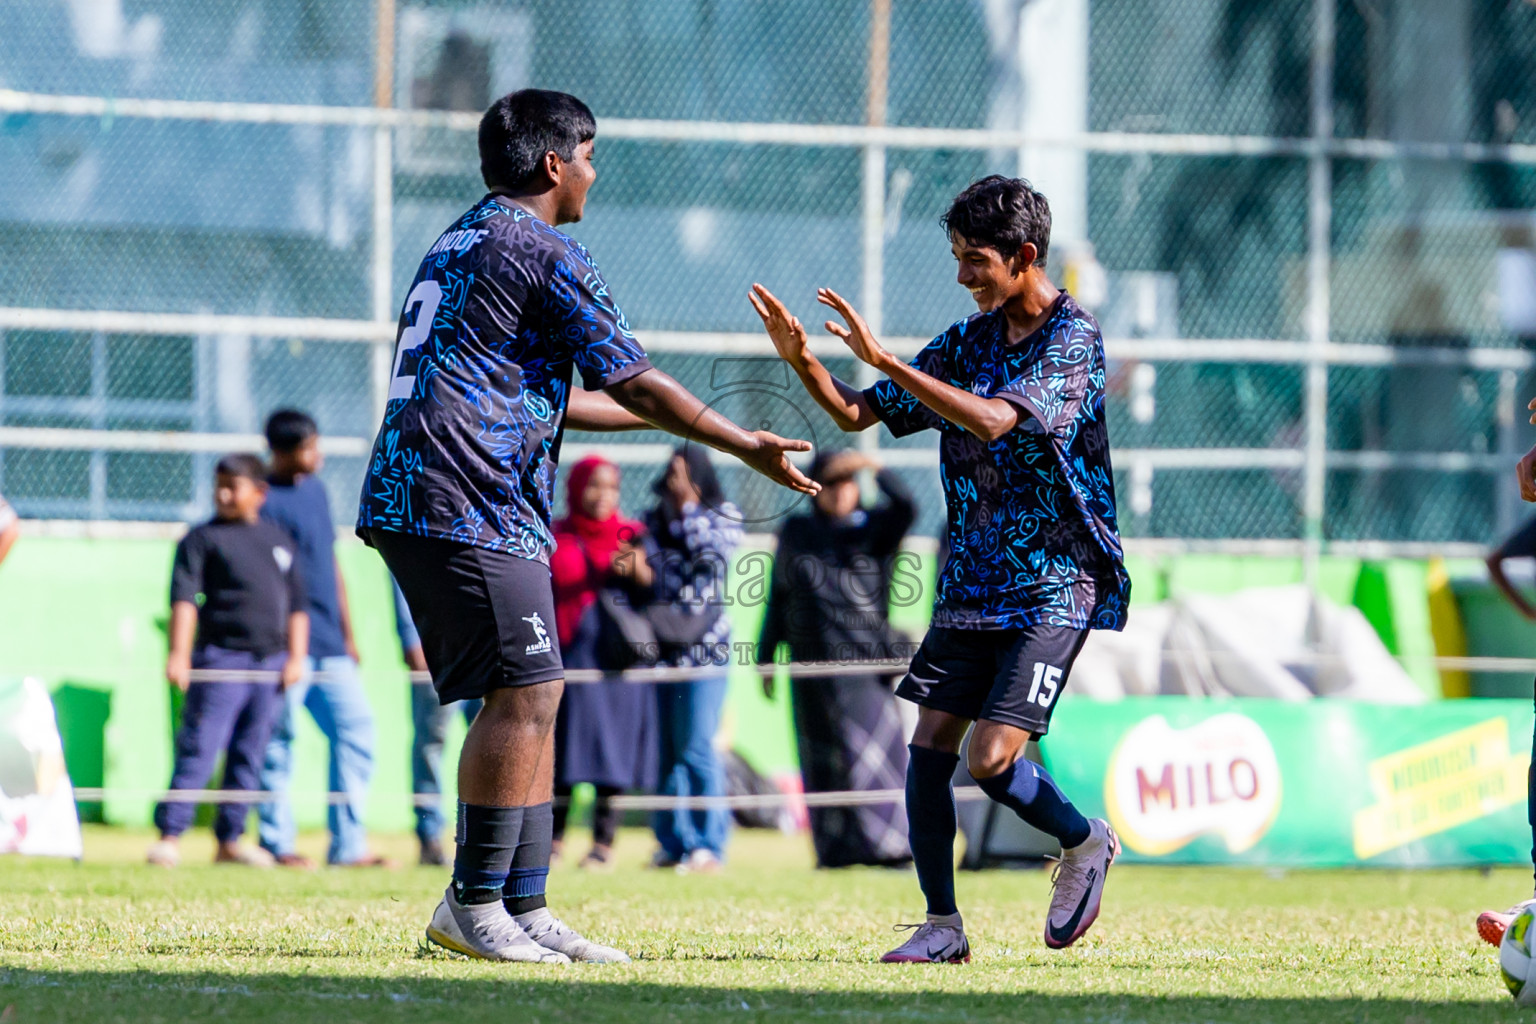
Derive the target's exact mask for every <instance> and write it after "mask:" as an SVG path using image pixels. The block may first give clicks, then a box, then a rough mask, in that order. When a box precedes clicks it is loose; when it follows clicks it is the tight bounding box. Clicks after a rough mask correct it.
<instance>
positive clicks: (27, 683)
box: [0, 679, 83, 858]
mask: <svg viewBox="0 0 1536 1024" xmlns="http://www.w3.org/2000/svg"><path fill="white" fill-rule="evenodd" d="M82 852H83V851H82V845H81V837H80V819H79V817H78V816H77V815H76V813H75V793H74V788H73V787H72V786H71V785H70V782H69V773H68V772H67V771H66V770H65V768H64V744H63V743H62V742H61V740H60V738H59V727H58V722H57V720H56V719H55V718H54V715H53V702H52V701H51V700H49V698H48V691H47V690H46V689H44V688H43V684H42V683H40V682H38V681H37V680H36V679H20V680H0V854H3V853H28V854H41V855H44V856H51V857H75V858H79V857H80V856H81V854H82Z"/></svg>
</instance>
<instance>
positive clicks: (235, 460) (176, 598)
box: [148, 455, 309, 867]
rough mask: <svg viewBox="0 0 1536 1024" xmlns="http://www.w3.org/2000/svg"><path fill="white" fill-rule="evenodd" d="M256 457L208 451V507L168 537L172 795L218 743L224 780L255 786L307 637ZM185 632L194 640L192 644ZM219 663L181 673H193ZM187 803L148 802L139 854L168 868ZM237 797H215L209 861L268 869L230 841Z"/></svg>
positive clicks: (298, 586)
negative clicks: (212, 467) (175, 539)
mask: <svg viewBox="0 0 1536 1024" xmlns="http://www.w3.org/2000/svg"><path fill="white" fill-rule="evenodd" d="M266 498H267V484H266V467H265V466H263V465H262V462H261V460H260V459H258V458H257V457H256V456H254V455H229V456H225V457H224V458H223V459H221V460H219V464H218V467H217V469H216V472H215V476H214V499H213V500H214V507H215V509H216V515H215V516H214V518H213V519H211V520H210V521H208V522H206V523H204V524H203V525H201V526H197V527H193V529H192V530H191V531H189V532H188V533H187V535H186V536H185V537H183V538H182V540H181V543H180V544H179V545H177V547H176V562H175V565H174V567H173V568H172V571H171V649H170V655H169V657H168V658H167V659H166V664H165V677H166V679H167V680H168V681H169V682H170V683H171V685H172V686H175V687H176V688H177V689H179V690H181V691H182V692H183V693H185V694H186V695H187V697H186V703H185V704H184V706H183V707H182V713H181V728H180V730H178V732H177V733H176V763H175V768H174V769H173V770H172V773H171V785H170V788H171V790H172V793H173V794H174V792H175V791H176V790H189V789H199V788H201V787H202V786H203V785H204V784H205V783H206V782H207V781H208V776H209V774H210V773H211V772H212V771H213V763H214V760H215V759H216V758H217V757H218V755H219V752H220V751H223V752H224V753H225V762H224V784H223V788H224V789H226V790H236V791H250V790H254V789H256V788H257V786H258V785H259V781H258V780H259V778H260V772H261V763H262V756H263V753H264V751H265V750H266V745H267V737H268V735H269V734H270V733H271V731H272V725H273V723H274V722H275V721H276V719H277V715H278V714H279V712H280V711H281V710H282V704H283V701H282V691H283V689H285V688H286V687H288V686H291V685H292V684H294V683H295V682H297V681H298V679H299V676H300V674H301V673H302V672H303V669H304V658H305V655H306V651H307V650H308V647H309V616H308V615H307V614H306V613H305V611H304V605H305V591H304V582H303V578H302V575H301V574H300V571H299V567H298V563H297V558H296V557H295V556H296V552H295V551H294V546H293V541H292V539H291V538H290V537H289V536H288V534H287V533H285V532H284V531H283V530H282V529H281V528H280V527H277V526H274V525H273V524H271V523H267V522H263V521H262V520H261V518H260V516H261V506H262V504H263V503H264V502H265V501H266ZM194 637H195V642H194ZM193 671H198V672H218V673H221V674H220V675H218V676H214V677H212V678H208V677H203V678H201V679H199V680H198V681H197V682H193V681H192V672H193ZM194 809H195V808H194V804H193V803H192V802H190V801H186V800H176V799H174V797H173V796H168V797H167V799H166V800H165V801H163V802H162V803H161V804H160V805H159V806H158V807H156V808H155V825H156V827H158V828H159V829H160V841H159V842H157V843H155V844H154V845H153V846H151V847H150V848H149V857H148V859H149V862H150V863H151V864H159V865H161V866H164V867H174V866H175V865H176V864H177V863H179V862H180V860H181V850H180V845H179V837H180V836H181V834H182V833H183V832H185V831H186V830H187V829H188V828H189V827H191V825H192V815H193V811H194ZM247 809H248V805H247V804H244V803H226V804H220V805H219V811H218V815H217V817H216V818H215V820H214V826H213V832H214V836H215V838H216V839H218V842H219V849H218V854H217V855H216V857H215V858H214V859H215V860H216V861H217V862H219V863H233V864H249V865H252V866H256V867H270V866H271V863H272V858H271V855H270V854H267V853H266V852H265V851H264V850H262V849H260V848H259V847H242V846H241V845H239V839H240V836H241V834H242V833H243V832H244V831H245V818H246V811H247Z"/></svg>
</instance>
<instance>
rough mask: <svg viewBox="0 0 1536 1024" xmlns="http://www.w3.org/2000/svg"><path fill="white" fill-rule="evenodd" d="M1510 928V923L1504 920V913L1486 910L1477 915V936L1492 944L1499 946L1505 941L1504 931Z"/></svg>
mask: <svg viewBox="0 0 1536 1024" xmlns="http://www.w3.org/2000/svg"><path fill="white" fill-rule="evenodd" d="M1508 930H1509V923H1508V922H1507V921H1505V920H1504V915H1503V914H1497V913H1494V912H1493V911H1491V910H1485V911H1483V912H1482V913H1481V914H1478V915H1477V937H1478V938H1480V939H1482V940H1483V941H1484V942H1486V943H1488V945H1490V946H1498V945H1501V944H1503V942H1504V933H1505V932H1506V931H1508Z"/></svg>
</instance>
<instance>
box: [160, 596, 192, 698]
mask: <svg viewBox="0 0 1536 1024" xmlns="http://www.w3.org/2000/svg"><path fill="white" fill-rule="evenodd" d="M170 633H171V649H170V652H169V653H168V654H167V655H166V658H165V681H166V682H168V683H170V684H171V685H172V686H174V687H176V689H178V690H180V691H181V692H183V693H185V692H186V691H187V686H188V684H189V683H190V682H191V680H192V638H193V636H194V635H195V634H196V633H197V605H195V604H193V603H192V602H191V601H177V602H175V603H174V604H172V605H171V629H170Z"/></svg>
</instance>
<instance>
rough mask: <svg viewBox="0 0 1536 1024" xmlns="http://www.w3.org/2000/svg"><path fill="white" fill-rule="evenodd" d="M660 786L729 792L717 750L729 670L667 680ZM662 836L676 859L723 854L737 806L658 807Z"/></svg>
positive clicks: (676, 792) (676, 791)
mask: <svg viewBox="0 0 1536 1024" xmlns="http://www.w3.org/2000/svg"><path fill="white" fill-rule="evenodd" d="M656 695H657V700H658V702H659V704H660V712H661V713H660V715H659V716H658V719H659V722H658V724H659V727H660V728H659V732H660V733H661V776H660V782H661V787H660V791H661V793H662V794H663V795H665V796H724V795H725V772H724V770H722V769H721V767H720V759H719V758H718V757H717V756H716V755H715V746H714V738H715V731H716V730H717V729H718V728H719V726H720V708H721V706H722V705H723V704H724V703H725V676H724V675H723V674H722V675H720V676H717V677H715V678H712V679H702V680H698V681H696V682H689V683H661V684H658V685H657V687H656ZM653 827H654V828H655V830H656V839H657V841H658V842H660V843H661V848H662V850H663V851H665V853H666V854H667V856H668V857H670V858H671V859H673V860H682V859H683V858H684V857H686V856H687V855H688V854H690V853H692V852H693V851H694V850H708V851H709V852H710V853H713V854H715V855H716V856H717V857H718V856H723V855H724V853H725V841H726V837H727V836H728V835H729V833H730V829H731V812H730V811H727V810H724V809H723V808H715V809H710V810H682V809H678V810H671V811H657V812H656V816H655V818H654V820H653Z"/></svg>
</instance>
